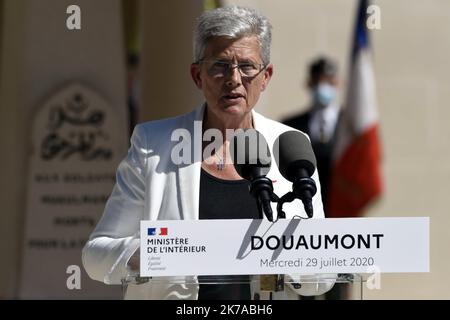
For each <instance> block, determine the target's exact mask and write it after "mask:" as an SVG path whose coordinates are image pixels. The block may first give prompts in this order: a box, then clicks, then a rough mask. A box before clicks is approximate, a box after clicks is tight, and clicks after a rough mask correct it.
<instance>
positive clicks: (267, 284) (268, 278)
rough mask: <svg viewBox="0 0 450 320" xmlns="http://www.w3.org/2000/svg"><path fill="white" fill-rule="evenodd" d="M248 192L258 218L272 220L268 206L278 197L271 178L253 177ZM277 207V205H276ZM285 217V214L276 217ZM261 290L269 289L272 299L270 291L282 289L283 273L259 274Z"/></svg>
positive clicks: (278, 199) (277, 199)
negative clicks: (255, 203)
mask: <svg viewBox="0 0 450 320" xmlns="http://www.w3.org/2000/svg"><path fill="white" fill-rule="evenodd" d="M250 194H251V195H253V196H254V197H255V198H256V199H257V206H258V211H259V214H260V218H261V219H263V218H264V216H265V217H266V218H267V220H269V221H270V222H273V212H272V207H271V206H270V203H271V202H277V203H278V202H279V201H280V198H279V197H278V196H277V195H276V194H275V193H274V192H273V184H272V180H270V179H269V178H267V177H266V176H261V177H258V178H256V179H253V180H252V181H251V183H250ZM277 209H278V206H277ZM279 218H286V215H283V216H280V215H278V218H277V219H279ZM260 287H261V291H269V292H270V293H269V295H270V296H269V300H272V293H273V292H278V291H283V290H284V274H271V275H261V276H260Z"/></svg>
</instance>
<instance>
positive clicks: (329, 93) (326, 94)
mask: <svg viewBox="0 0 450 320" xmlns="http://www.w3.org/2000/svg"><path fill="white" fill-rule="evenodd" d="M335 98H336V88H335V87H333V86H332V85H330V84H328V83H320V84H319V85H318V86H317V88H316V89H315V90H314V101H315V102H316V103H319V104H320V105H322V106H324V107H327V106H328V105H330V103H332V102H333V100H334V99H335Z"/></svg>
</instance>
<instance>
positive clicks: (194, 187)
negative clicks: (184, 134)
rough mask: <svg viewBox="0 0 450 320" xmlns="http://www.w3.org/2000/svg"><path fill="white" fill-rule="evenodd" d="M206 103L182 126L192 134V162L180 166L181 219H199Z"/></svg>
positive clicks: (189, 115) (189, 116)
mask: <svg viewBox="0 0 450 320" xmlns="http://www.w3.org/2000/svg"><path fill="white" fill-rule="evenodd" d="M204 110H205V105H202V106H201V107H199V108H197V109H196V110H194V111H193V112H191V113H190V114H188V115H187V117H186V118H184V119H185V121H184V123H182V124H181V127H183V128H186V129H187V130H189V132H190V134H191V159H192V160H193V161H192V162H191V163H190V164H185V165H180V166H179V167H178V195H179V199H178V200H179V203H180V206H181V208H180V215H181V217H180V219H183V220H198V216H199V214H198V210H199V198H200V171H201V164H202V162H201V155H202V137H203V134H202V124H203V113H204Z"/></svg>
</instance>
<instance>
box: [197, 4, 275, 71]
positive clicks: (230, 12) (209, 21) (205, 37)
mask: <svg viewBox="0 0 450 320" xmlns="http://www.w3.org/2000/svg"><path fill="white" fill-rule="evenodd" d="M248 36H256V38H257V39H258V41H259V44H260V51H261V59H262V60H263V63H264V64H265V65H267V64H269V62H270V45H271V42H272V25H271V24H270V22H269V20H268V19H267V18H266V17H265V16H263V15H261V14H260V13H259V12H257V11H256V10H254V9H250V8H244V7H238V6H232V7H224V8H218V9H214V10H209V11H205V12H204V13H203V14H202V15H201V16H200V17H199V18H198V20H197V26H196V28H195V31H194V41H193V42H194V61H195V62H199V61H200V60H201V59H203V58H204V57H203V55H204V53H205V48H206V45H207V44H208V41H209V40H210V39H211V38H213V37H226V38H229V39H240V38H243V37H248Z"/></svg>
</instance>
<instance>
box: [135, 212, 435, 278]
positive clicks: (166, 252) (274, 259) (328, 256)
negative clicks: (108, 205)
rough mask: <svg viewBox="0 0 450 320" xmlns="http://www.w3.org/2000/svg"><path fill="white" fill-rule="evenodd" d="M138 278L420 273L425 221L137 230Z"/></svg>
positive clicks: (144, 225)
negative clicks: (138, 239)
mask: <svg viewBox="0 0 450 320" xmlns="http://www.w3.org/2000/svg"><path fill="white" fill-rule="evenodd" d="M140 267H141V276H142V277H149V276H181V275H233V274H281V273H371V272H373V271H371V270H374V268H376V270H377V271H379V272H428V271H429V218H428V217H424V218H422V217H420V218H349V219H343V218H341V219H309V220H304V219H302V220H301V219H294V220H279V221H278V222H276V223H271V222H269V221H266V220H170V221H142V222H141V266H140Z"/></svg>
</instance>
